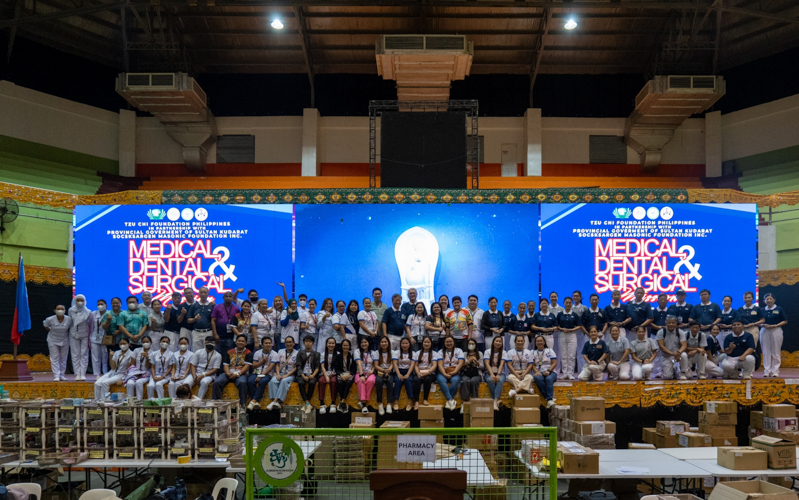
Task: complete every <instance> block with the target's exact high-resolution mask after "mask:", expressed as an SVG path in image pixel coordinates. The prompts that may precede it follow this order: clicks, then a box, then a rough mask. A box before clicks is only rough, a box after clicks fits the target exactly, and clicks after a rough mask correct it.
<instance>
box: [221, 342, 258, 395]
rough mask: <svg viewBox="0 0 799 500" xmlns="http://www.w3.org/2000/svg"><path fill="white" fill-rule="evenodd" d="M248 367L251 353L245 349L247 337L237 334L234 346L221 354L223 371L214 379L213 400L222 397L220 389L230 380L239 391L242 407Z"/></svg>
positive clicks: (245, 391) (245, 392)
mask: <svg viewBox="0 0 799 500" xmlns="http://www.w3.org/2000/svg"><path fill="white" fill-rule="evenodd" d="M217 350H219V349H218V348H217ZM250 367H252V353H251V352H250V350H249V349H247V337H246V336H245V335H239V336H238V337H236V347H234V348H233V349H230V350H229V351H227V352H226V353H225V355H224V356H222V370H223V372H222V373H220V374H219V375H217V377H216V380H214V389H213V398H214V400H219V399H222V390H223V389H224V388H225V386H226V385H228V383H230V382H232V383H233V384H234V385H235V386H236V389H238V391H239V406H241V407H242V408H244V406H245V405H246V404H247V372H248V371H249V370H250Z"/></svg>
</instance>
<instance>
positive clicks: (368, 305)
mask: <svg viewBox="0 0 799 500" xmlns="http://www.w3.org/2000/svg"><path fill="white" fill-rule="evenodd" d="M418 306H419V303H418V302H417V307H418ZM422 307H424V304H422ZM422 321H424V320H422ZM378 324H379V323H378V320H377V313H376V312H375V311H374V310H373V309H372V299H370V298H369V297H364V298H363V310H362V311H359V312H358V326H359V328H358V345H360V343H361V339H362V338H366V339H368V340H369V344H371V345H372V346H375V347H376V346H377V339H378V337H377V325H378ZM422 327H423V328H422V331H423V332H424V325H422ZM320 351H321V349H320ZM331 369H332V368H331ZM319 380H320V381H321V378H320V379H319ZM334 408H335V407H334Z"/></svg>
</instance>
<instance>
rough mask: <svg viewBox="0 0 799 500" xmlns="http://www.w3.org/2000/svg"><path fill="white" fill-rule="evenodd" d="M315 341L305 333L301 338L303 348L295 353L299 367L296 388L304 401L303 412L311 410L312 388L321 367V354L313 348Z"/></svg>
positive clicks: (314, 387)
mask: <svg viewBox="0 0 799 500" xmlns="http://www.w3.org/2000/svg"><path fill="white" fill-rule="evenodd" d="M315 342H316V340H315V339H314V338H313V335H307V336H306V337H305V338H304V339H302V343H303V345H304V346H305V349H303V350H302V351H300V352H298V353H297V366H298V367H299V370H298V371H299V376H298V377H297V378H296V380H297V388H298V389H299V390H300V397H301V398H302V400H303V402H304V403H305V413H311V412H312V411H313V406H311V398H312V397H313V393H314V389H316V382H317V381H318V380H319V378H318V377H319V370H320V367H321V362H320V358H321V356H320V355H319V353H318V352H316V351H314V350H313V346H314V343H315Z"/></svg>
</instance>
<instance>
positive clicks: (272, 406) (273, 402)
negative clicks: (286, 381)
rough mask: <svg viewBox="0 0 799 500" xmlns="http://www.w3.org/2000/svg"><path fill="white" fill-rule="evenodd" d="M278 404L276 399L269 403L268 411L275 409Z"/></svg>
mask: <svg viewBox="0 0 799 500" xmlns="http://www.w3.org/2000/svg"><path fill="white" fill-rule="evenodd" d="M276 404H277V403H276V402H275V401H272V402H271V403H269V404H268V405H266V411H272V410H274V409H275V405H276Z"/></svg>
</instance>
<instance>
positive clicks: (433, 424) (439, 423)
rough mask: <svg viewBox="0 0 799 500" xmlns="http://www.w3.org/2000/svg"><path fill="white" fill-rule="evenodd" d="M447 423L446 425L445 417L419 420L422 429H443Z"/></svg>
mask: <svg viewBox="0 0 799 500" xmlns="http://www.w3.org/2000/svg"><path fill="white" fill-rule="evenodd" d="M445 427H446V425H444V419H441V420H420V421H419V428H420V429H443V428H445Z"/></svg>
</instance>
